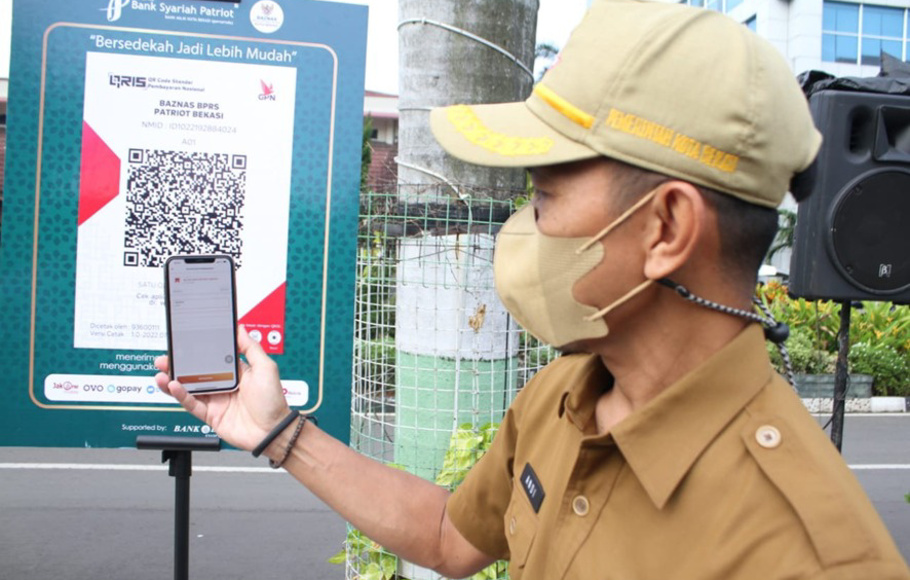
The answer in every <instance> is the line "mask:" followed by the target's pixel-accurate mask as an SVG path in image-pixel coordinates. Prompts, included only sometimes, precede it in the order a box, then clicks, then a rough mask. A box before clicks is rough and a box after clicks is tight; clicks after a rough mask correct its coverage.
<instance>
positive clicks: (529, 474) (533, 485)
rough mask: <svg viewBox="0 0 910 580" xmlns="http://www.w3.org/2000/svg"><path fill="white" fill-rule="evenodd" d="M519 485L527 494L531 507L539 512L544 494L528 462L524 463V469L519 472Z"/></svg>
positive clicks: (535, 511)
mask: <svg viewBox="0 0 910 580" xmlns="http://www.w3.org/2000/svg"><path fill="white" fill-rule="evenodd" d="M521 487H522V488H523V489H524V490H525V493H526V494H527V495H528V500H530V502H531V507H533V508H534V513H539V512H540V504H542V503H543V498H544V496H545V495H546V494H545V493H544V491H543V486H542V485H541V484H540V480H539V479H537V474H536V473H534V469H533V468H532V467H531V464H530V463H527V464H525V468H524V471H522V472H521Z"/></svg>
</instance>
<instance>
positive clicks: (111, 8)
mask: <svg viewBox="0 0 910 580" xmlns="http://www.w3.org/2000/svg"><path fill="white" fill-rule="evenodd" d="M129 5H130V0H108V3H107V8H102V9H101V10H104V11H105V12H106V13H107V21H108V22H117V21H118V20H120V17H121V16H123V9H124V8H126V7H127V6H129Z"/></svg>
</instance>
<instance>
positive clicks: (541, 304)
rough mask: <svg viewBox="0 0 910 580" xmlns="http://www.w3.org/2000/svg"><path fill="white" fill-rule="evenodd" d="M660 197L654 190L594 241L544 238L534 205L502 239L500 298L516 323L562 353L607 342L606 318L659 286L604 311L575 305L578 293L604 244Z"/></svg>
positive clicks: (497, 262)
mask: <svg viewBox="0 0 910 580" xmlns="http://www.w3.org/2000/svg"><path fill="white" fill-rule="evenodd" d="M656 193H657V190H656V189H655V190H652V191H651V192H650V193H648V194H647V195H645V196H644V197H643V198H642V199H640V200H639V201H638V202H637V203H636V204H635V205H633V206H632V207H630V208H629V209H628V210H626V211H625V212H624V213H623V214H622V215H621V216H619V217H618V218H616V220H615V221H613V223H611V224H610V225H608V226H607V227H605V228H604V229H602V230H601V231H600V232H599V233H598V234H597V235H595V236H594V237H592V238H558V237H553V236H547V235H544V234H542V233H540V230H538V229H537V223H536V221H535V219H534V208H533V207H531V206H530V205H528V206H526V207H524V208H522V209H521V210H519V211H518V212H516V213H515V215H513V216H512V217H511V218H509V220H508V221H506V223H505V224H503V226H502V229H501V230H500V232H499V235H498V237H497V239H496V252H495V254H494V256H493V272H494V275H495V278H496V291H497V292H498V293H499V298H500V299H501V300H502V303H503V305H505V307H506V308H507V309H508V311H509V313H510V314H512V316H513V317H515V320H517V321H518V323H519V324H521V325H522V326H523V327H524V328H525V329H526V330H527V331H528V332H530V333H531V334H533V335H534V336H536V337H537V338H538V339H539V340H541V341H542V342H545V343H547V344H551V345H553V346H554V347H556V348H561V347H563V346H565V345H567V344H570V343H573V342H577V341H579V340H584V339H588V338H602V337H604V336H607V333H608V332H609V329H608V328H607V323H606V321H604V316H606V315H607V314H608V313H609V312H611V311H612V310H614V309H616V308H618V307H620V306H621V305H623V304H625V303H626V302H628V301H629V300H631V299H632V298H633V297H635V296H636V295H638V294H639V293H641V292H642V291H643V290H644V289H645V288H647V287H648V286H649V285H650V284H651V283H653V280H645V281H644V282H642V283H641V284H639V285H638V286H636V287H635V288H633V289H632V290H630V291H629V292H627V293H626V294H625V295H624V296H622V297H621V298H619V299H618V300H616V301H615V302H613V303H612V304H610V305H609V306H607V307H606V308H603V309H601V310H598V309H596V308H594V307H593V306H588V305H587V304H582V303H580V302H578V301H577V300H575V296H574V295H573V294H572V289H573V288H574V286H575V283H576V282H578V281H579V280H581V279H582V278H583V277H584V276H585V275H587V274H588V273H589V272H590V271H591V270H593V269H594V267H595V266H597V265H598V264H599V263H600V262H601V260H603V255H604V252H603V245H602V244H600V243H599V242H600V240H601V239H603V238H604V237H605V236H606V235H607V234H609V233H610V232H611V231H613V230H614V229H615V228H617V227H618V226H619V225H620V224H622V223H623V222H625V221H626V220H627V219H628V218H629V216H631V215H632V214H633V213H635V212H636V211H637V210H638V209H640V208H641V207H643V206H644V205H645V204H646V203H648V202H649V201H650V200H651V199H652V198H653V197H654V195H655V194H656Z"/></svg>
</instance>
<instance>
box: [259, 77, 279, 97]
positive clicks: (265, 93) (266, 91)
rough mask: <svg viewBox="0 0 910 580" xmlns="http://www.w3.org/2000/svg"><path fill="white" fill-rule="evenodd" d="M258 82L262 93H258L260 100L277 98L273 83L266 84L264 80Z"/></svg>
mask: <svg viewBox="0 0 910 580" xmlns="http://www.w3.org/2000/svg"><path fill="white" fill-rule="evenodd" d="M259 84H261V85H262V93H261V94H260V95H259V100H260V101H274V100H276V99H277V97H276V96H275V85H274V84H266V82H265V81H264V80H261V79H260V80H259Z"/></svg>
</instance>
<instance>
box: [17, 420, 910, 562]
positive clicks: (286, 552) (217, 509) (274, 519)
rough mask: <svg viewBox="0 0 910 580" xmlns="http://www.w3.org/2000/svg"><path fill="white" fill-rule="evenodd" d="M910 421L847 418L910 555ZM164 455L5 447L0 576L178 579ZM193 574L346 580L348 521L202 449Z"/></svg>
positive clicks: (858, 453) (875, 497)
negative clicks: (342, 559) (334, 558)
mask: <svg viewBox="0 0 910 580" xmlns="http://www.w3.org/2000/svg"><path fill="white" fill-rule="evenodd" d="M908 441H910V414H908V415H898V416H888V417H883V416H863V415H855V416H849V417H848V418H847V422H846V426H845V431H844V457H845V459H846V460H847V462H848V463H849V464H850V465H851V466H853V467H854V469H855V473H856V475H857V477H858V478H859V480H860V482H861V483H862V485H863V486H864V488H865V489H866V491H867V493H868V494H869V496H870V498H871V499H872V501H873V503H874V504H875V506H876V509H878V511H879V513H880V514H881V516H882V518H883V519H884V521H885V523H886V525H887V526H888V528H889V529H890V530H891V532H892V534H893V536H894V538H895V541H896V542H897V544H898V546H899V547H900V549H901V551H902V552H903V554H904V558H905V559H910V504H907V503H906V501H905V500H904V494H906V493H908V492H910V445H907V442H908ZM160 458H161V454H160V452H157V451H136V450H93V449H35V448H0V580H45V579H46V580H96V579H106V580H119V579H129V580H153V579H154V580H163V579H168V578H173V577H174V573H173V526H174V522H173V517H174V513H173V506H174V479H173V478H171V477H169V476H168V474H167V470H166V468H165V467H164V466H162V465H161V464H160ZM194 467H195V468H196V469H195V470H194V474H193V476H192V478H191V488H192V492H191V496H192V497H191V528H190V578H191V579H193V580H202V579H212V580H231V579H238V580H239V579H243V580H254V579H255V580H270V579H273V578H274V579H276V580H290V579H342V578H344V567H343V566H338V565H333V564H329V563H327V561H326V560H327V559H328V558H329V557H330V556H331V555H332V554H334V553H336V552H337V551H338V550H340V549H341V546H342V542H343V541H344V536H345V523H344V521H343V520H342V519H341V518H340V517H338V516H337V515H335V514H334V513H333V512H332V511H331V510H329V509H328V508H327V507H326V506H325V505H324V504H322V503H321V502H320V501H319V500H318V499H316V498H315V497H313V495H312V494H310V493H309V492H308V491H306V490H305V489H304V488H303V487H302V486H300V485H299V484H297V483H296V482H295V481H294V480H293V479H291V478H290V477H289V476H287V474H285V473H283V472H273V471H272V470H269V469H267V468H265V462H263V461H259V460H254V459H252V458H251V457H250V456H249V455H248V454H246V453H240V452H235V451H223V452H220V453H196V454H195V455H194Z"/></svg>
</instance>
